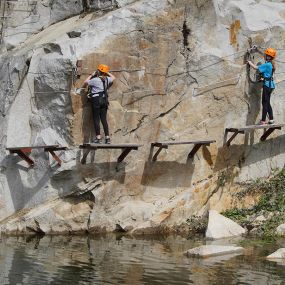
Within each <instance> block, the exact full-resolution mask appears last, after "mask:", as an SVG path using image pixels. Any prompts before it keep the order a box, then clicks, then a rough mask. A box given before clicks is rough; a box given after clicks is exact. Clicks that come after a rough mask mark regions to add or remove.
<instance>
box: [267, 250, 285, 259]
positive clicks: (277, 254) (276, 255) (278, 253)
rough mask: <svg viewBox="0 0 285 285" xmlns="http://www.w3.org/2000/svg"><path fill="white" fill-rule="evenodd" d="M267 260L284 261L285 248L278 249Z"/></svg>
mask: <svg viewBox="0 0 285 285" xmlns="http://www.w3.org/2000/svg"><path fill="white" fill-rule="evenodd" d="M266 258H267V259H285V248H279V249H278V250H276V251H275V252H273V253H272V254H270V255H268V256H267V257H266Z"/></svg>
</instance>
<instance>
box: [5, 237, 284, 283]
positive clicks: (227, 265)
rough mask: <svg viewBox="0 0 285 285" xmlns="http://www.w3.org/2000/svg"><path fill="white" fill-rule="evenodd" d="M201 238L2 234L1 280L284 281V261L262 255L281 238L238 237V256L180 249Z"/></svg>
mask: <svg viewBox="0 0 285 285" xmlns="http://www.w3.org/2000/svg"><path fill="white" fill-rule="evenodd" d="M202 244H206V241H205V240H203V239H202V238H201V239H195V240H193V239H192V240H187V239H184V238H181V237H173V236H170V237H165V238H144V239H138V238H136V239H135V238H131V237H122V236H121V237H119V236H114V235H110V236H104V237H86V236H84V237H78V236H75V237H56V236H53V237H50V236H45V237H43V238H41V239H40V238H38V237H34V238H27V237H26V238H25V237H18V238H3V237H2V239H1V241H0V284H1V285H2V284H13V285H16V284H29V285H33V284H37V285H38V284H69V285H71V284H129V285H141V284H201V285H207V284H217V285H218V284H227V285H228V284H258V285H263V284H285V263H284V264H283V265H282V263H275V262H271V261H267V260H265V258H264V257H265V256H266V255H268V254H271V253H272V252H273V251H275V250H277V249H278V248H280V247H285V240H278V241H275V242H263V241H258V240H249V239H247V240H240V241H237V244H238V245H242V246H243V247H244V248H245V249H246V252H245V254H244V255H238V256H224V257H216V258H208V259H194V258H187V257H185V256H184V255H183V252H185V251H186V250H187V249H190V248H193V247H195V246H199V245H202ZM207 244H210V242H208V241H207Z"/></svg>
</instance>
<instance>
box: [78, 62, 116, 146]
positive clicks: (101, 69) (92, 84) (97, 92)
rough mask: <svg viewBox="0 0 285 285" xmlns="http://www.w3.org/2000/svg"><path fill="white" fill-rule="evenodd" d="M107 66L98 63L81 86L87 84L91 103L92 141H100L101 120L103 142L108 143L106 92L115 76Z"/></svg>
mask: <svg viewBox="0 0 285 285" xmlns="http://www.w3.org/2000/svg"><path fill="white" fill-rule="evenodd" d="M109 70H110V68H109V66H107V65H105V64H99V66H98V69H97V70H96V71H95V72H94V73H93V74H91V75H89V76H88V77H87V78H86V80H85V81H84V84H83V86H82V87H83V88H85V87H86V86H88V87H89V88H88V95H87V97H88V98H89V99H90V101H91V104H92V112H93V121H94V127H95V134H96V138H95V140H93V143H101V134H100V121H101V122H102V125H103V129H104V134H105V143H107V144H110V143H111V140H110V135H109V126H108V122H107V110H108V105H109V102H108V92H107V90H108V89H109V88H110V87H111V85H112V83H113V82H114V80H115V79H116V77H115V76H114V75H113V74H111V73H110V72H109Z"/></svg>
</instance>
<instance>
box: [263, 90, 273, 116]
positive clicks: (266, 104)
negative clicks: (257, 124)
mask: <svg viewBox="0 0 285 285" xmlns="http://www.w3.org/2000/svg"><path fill="white" fill-rule="evenodd" d="M273 90H274V89H272V88H269V87H267V86H265V85H264V86H263V90H262V119H261V120H262V121H265V120H266V115H267V114H268V116H269V120H273V111H272V107H271V105H270V97H271V93H272V91H273Z"/></svg>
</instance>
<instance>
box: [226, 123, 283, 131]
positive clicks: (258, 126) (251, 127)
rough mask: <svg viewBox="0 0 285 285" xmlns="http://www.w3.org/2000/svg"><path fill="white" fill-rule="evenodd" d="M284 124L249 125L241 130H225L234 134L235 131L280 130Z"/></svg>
mask: <svg viewBox="0 0 285 285" xmlns="http://www.w3.org/2000/svg"><path fill="white" fill-rule="evenodd" d="M284 126H285V124H273V125H269V124H267V125H250V126H245V127H243V128H226V130H228V131H229V132H236V131H251V130H258V129H272V128H282V127H284Z"/></svg>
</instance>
